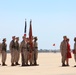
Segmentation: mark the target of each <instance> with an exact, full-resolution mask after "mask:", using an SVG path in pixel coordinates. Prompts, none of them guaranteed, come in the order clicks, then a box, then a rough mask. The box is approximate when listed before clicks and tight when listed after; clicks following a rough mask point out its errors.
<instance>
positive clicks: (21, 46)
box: [20, 42, 22, 52]
mask: <svg viewBox="0 0 76 75" xmlns="http://www.w3.org/2000/svg"><path fill="white" fill-rule="evenodd" d="M20 52H22V42H21V43H20Z"/></svg>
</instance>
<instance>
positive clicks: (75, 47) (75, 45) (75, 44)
mask: <svg viewBox="0 0 76 75" xmlns="http://www.w3.org/2000/svg"><path fill="white" fill-rule="evenodd" d="M74 49H75V52H76V43H74Z"/></svg>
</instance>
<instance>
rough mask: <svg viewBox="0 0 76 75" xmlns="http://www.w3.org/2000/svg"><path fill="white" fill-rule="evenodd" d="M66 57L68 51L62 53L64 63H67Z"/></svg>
mask: <svg viewBox="0 0 76 75" xmlns="http://www.w3.org/2000/svg"><path fill="white" fill-rule="evenodd" d="M66 58H67V53H63V54H62V63H63V64H65V61H66Z"/></svg>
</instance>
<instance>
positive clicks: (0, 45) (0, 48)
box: [0, 43, 2, 53]
mask: <svg viewBox="0 0 76 75" xmlns="http://www.w3.org/2000/svg"><path fill="white" fill-rule="evenodd" d="M1 52H2V44H1V43H0V53H1Z"/></svg>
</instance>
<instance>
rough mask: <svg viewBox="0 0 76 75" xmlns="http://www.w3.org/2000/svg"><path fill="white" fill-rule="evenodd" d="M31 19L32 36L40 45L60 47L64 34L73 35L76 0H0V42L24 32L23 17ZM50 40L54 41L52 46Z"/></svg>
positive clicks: (41, 46) (43, 47)
mask: <svg viewBox="0 0 76 75" xmlns="http://www.w3.org/2000/svg"><path fill="white" fill-rule="evenodd" d="M25 18H26V20H27V36H28V33H29V21H30V19H32V29H33V36H38V45H39V49H59V46H60V42H61V41H62V40H63V36H64V35H67V36H68V37H69V38H70V44H71V48H73V44H74V41H73V39H74V37H76V0H0V42H2V39H3V38H6V39H7V45H8V49H9V42H10V41H11V37H12V36H13V35H15V36H19V37H20V42H21V40H22V36H23V34H24V21H25ZM53 43H55V44H56V46H55V47H53Z"/></svg>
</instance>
